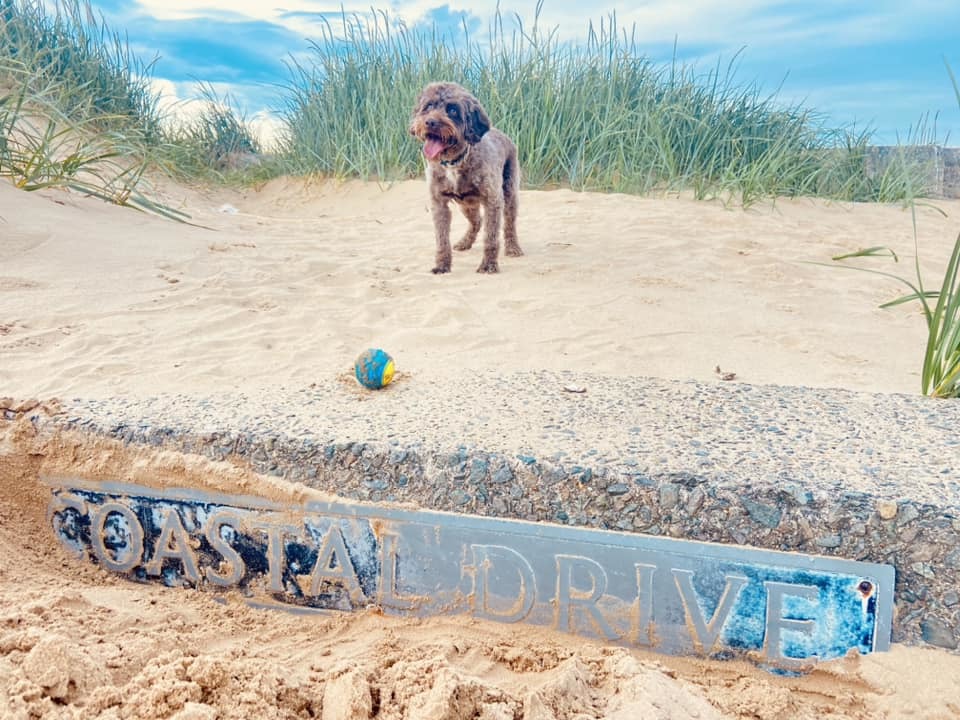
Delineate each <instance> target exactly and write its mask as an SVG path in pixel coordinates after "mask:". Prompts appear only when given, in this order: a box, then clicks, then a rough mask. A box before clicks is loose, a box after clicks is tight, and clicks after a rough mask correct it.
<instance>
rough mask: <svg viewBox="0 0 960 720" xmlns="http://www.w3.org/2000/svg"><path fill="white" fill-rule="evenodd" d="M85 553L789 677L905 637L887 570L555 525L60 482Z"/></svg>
mask: <svg viewBox="0 0 960 720" xmlns="http://www.w3.org/2000/svg"><path fill="white" fill-rule="evenodd" d="M47 483H48V484H49V485H50V487H51V490H52V498H51V501H50V507H49V519H50V522H51V524H52V527H53V530H54V532H55V534H56V536H57V538H58V539H59V541H60V542H61V543H62V544H63V545H64V546H65V547H66V548H68V549H69V550H71V551H72V552H74V553H75V554H76V555H78V556H80V557H86V558H89V559H91V560H92V561H94V562H96V563H99V564H100V565H101V566H103V567H104V568H106V569H108V570H112V571H115V572H118V573H124V574H126V575H128V576H130V577H131V578H132V579H135V580H138V581H141V582H157V583H162V584H165V585H170V586H192V587H199V588H203V589H206V590H210V591H215V592H216V591H224V590H234V591H239V592H240V593H242V594H243V595H244V596H246V597H247V598H248V600H249V601H250V602H253V603H258V604H266V605H271V606H280V607H285V608H287V609H292V610H297V609H299V610H311V609H313V610H347V611H349V610H356V609H360V608H365V607H368V606H371V605H373V606H377V607H379V608H381V609H382V611H383V612H385V613H389V614H394V615H415V616H429V615H451V614H469V615H471V616H473V617H477V618H483V619H486V620H493V621H496V622H502V623H525V624H532V625H542V626H548V627H552V628H555V629H557V630H560V631H563V632H567V633H573V634H577V635H582V636H586V637H591V638H598V639H601V640H605V641H609V642H613V643H618V644H622V645H628V646H632V647H638V648H647V649H650V650H654V651H656V652H663V653H669V654H697V655H702V656H710V657H732V656H747V657H750V658H752V659H754V660H755V661H757V662H759V663H761V664H763V665H766V666H769V667H771V668H778V669H783V670H798V669H802V668H805V667H808V666H810V665H812V664H813V663H815V662H816V661H817V660H825V659H829V658H836V657H840V656H843V655H845V654H846V653H848V652H849V651H851V650H856V651H859V652H860V653H869V652H872V651H876V650H886V649H887V648H888V647H889V642H890V631H891V622H892V611H893V583H894V571H893V568H892V567H891V566H889V565H877V564H872V563H863V562H854V561H847V560H840V559H836V558H827V557H819V556H810V555H800V554H792V553H782V552H774V551H767V550H756V549H752V548H746V547H740V546H733V545H719V544H714V543H703V542H694V541H689V540H676V539H669V538H660V537H649V536H644V535H636V534H626V533H615V532H607V531H601V530H586V529H581V528H571V527H563V526H558V525H552V524H542V523H532V522H523V521H516V520H500V519H491V518H483V517H473V516H462V515H454V514H449V513H439V512H426V511H416V510H401V509H395V508H381V507H376V506H372V505H359V504H351V503H345V502H344V503H339V502H337V503H327V502H308V503H306V504H304V505H297V506H290V505H281V504H277V503H272V502H269V501H265V500H263V499H261V498H255V497H240V496H226V495H216V494H213V493H208V492H201V491H197V490H189V489H167V490H162V491H160V490H155V489H152V488H146V487H139V486H133V485H123V484H119V483H93V482H86V481H80V480H62V479H57V480H48V481H47Z"/></svg>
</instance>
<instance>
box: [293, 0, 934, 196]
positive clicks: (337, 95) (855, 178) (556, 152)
mask: <svg viewBox="0 0 960 720" xmlns="http://www.w3.org/2000/svg"><path fill="white" fill-rule="evenodd" d="M541 9H542V3H541V5H540V6H538V8H537V20H536V22H535V23H534V24H533V26H532V27H524V26H522V25H520V26H519V27H518V29H516V30H513V31H508V30H507V29H506V27H505V23H504V21H503V18H502V17H501V16H500V15H499V14H498V15H497V16H496V18H495V20H494V21H493V23H492V25H491V27H490V28H489V33H488V35H487V37H486V38H485V39H484V41H483V42H482V43H481V42H479V41H476V40H474V39H473V38H472V37H471V36H470V34H469V32H468V31H467V29H466V27H464V28H463V30H462V36H458V37H456V38H452V37H445V36H443V35H442V34H439V33H438V32H436V31H435V30H434V31H422V30H411V29H409V28H407V27H405V26H404V25H403V24H402V23H398V22H396V21H394V20H393V19H392V18H391V17H390V16H389V15H388V14H387V13H386V12H384V11H378V12H374V13H373V15H372V16H369V17H365V16H360V15H351V14H347V13H343V14H342V16H341V19H340V21H339V22H338V23H332V22H330V23H328V24H327V26H326V30H325V33H324V36H323V37H322V38H321V40H320V41H319V42H316V43H313V45H312V58H311V61H310V62H302V63H293V64H292V65H291V79H290V81H289V83H288V86H287V93H286V105H285V107H284V117H285V119H286V121H287V124H288V134H287V136H286V138H285V141H284V144H283V148H282V151H283V155H284V157H285V159H286V160H287V162H289V163H290V165H291V167H293V168H294V169H295V170H297V171H299V172H313V173H321V174H330V175H338V176H360V177H366V178H384V179H394V178H402V177H407V176H411V175H415V174H417V173H418V171H419V169H420V162H421V161H420V156H419V149H418V148H417V147H416V144H415V143H414V142H413V141H412V140H411V139H410V138H409V137H408V136H407V134H406V128H407V118H408V116H409V113H410V110H411V108H412V105H413V102H414V99H415V98H416V96H417V94H418V93H419V91H420V90H421V89H422V87H423V86H424V85H426V84H427V83H428V82H430V81H433V80H441V79H443V80H452V81H456V82H460V83H462V84H464V85H465V86H466V87H468V88H469V89H471V90H472V91H473V92H474V94H476V95H477V96H478V97H479V98H480V99H481V101H482V102H483V103H484V105H485V106H486V108H487V110H488V112H489V114H490V116H491V117H492V118H493V120H494V122H495V123H496V124H497V126H498V127H500V128H501V129H502V130H503V131H504V132H506V133H507V134H508V135H510V136H511V137H513V138H514V140H515V141H516V142H517V145H518V148H519V151H520V155H521V165H522V168H523V173H524V180H525V182H526V183H527V185H529V186H532V187H549V186H554V185H565V186H569V187H572V188H574V189H578V190H601V191H622V192H639V193H644V192H649V191H656V190H668V191H672V190H681V189H692V190H693V191H694V193H695V195H696V196H697V197H699V198H706V197H714V196H729V195H735V196H738V197H739V198H740V199H742V200H743V201H744V202H751V201H753V200H755V199H757V198H760V197H773V196H778V195H788V196H789V195H817V196H828V197H832V198H842V199H850V200H881V201H890V200H902V199H905V198H908V197H912V196H913V194H915V193H916V194H919V193H921V192H922V190H923V188H922V187H920V185H921V184H922V183H920V182H919V178H921V177H922V172H921V171H919V170H918V169H916V168H913V167H907V165H908V163H904V164H900V165H896V166H895V167H893V168H892V169H891V168H888V169H887V171H886V172H885V173H883V176H882V177H881V178H879V179H878V178H875V177H874V178H871V177H868V176H867V173H866V172H865V162H866V157H867V151H868V142H869V139H870V138H869V133H867V132H855V131H853V130H846V129H831V128H828V127H826V126H825V124H824V120H823V118H821V117H819V116H818V115H816V114H815V113H813V112H812V111H810V110H808V109H805V108H803V107H801V106H799V105H790V104H784V103H781V102H779V101H778V99H777V97H776V94H765V93H763V92H761V91H760V89H759V88H757V87H755V86H752V85H743V84H739V83H738V82H737V81H736V78H735V67H736V58H734V61H733V62H731V64H730V65H728V66H725V67H723V66H719V65H718V66H717V67H715V68H712V69H711V70H709V71H707V72H705V73H701V72H698V71H697V70H696V69H695V68H693V67H690V66H686V65H684V64H682V63H680V62H678V61H675V62H673V63H671V64H669V65H667V66H659V65H655V64H653V63H652V62H650V61H649V60H648V59H647V58H646V57H645V56H644V54H643V52H642V48H641V47H640V45H639V43H638V42H637V41H636V39H635V29H634V30H628V29H624V28H620V27H619V26H618V25H617V20H616V16H615V15H611V16H610V17H609V18H608V19H605V20H604V21H603V22H601V23H600V24H599V26H594V25H593V24H591V25H590V27H589V31H588V35H587V41H586V43H585V44H582V45H571V44H568V43H564V42H561V41H560V40H559V39H558V38H557V35H556V32H555V31H545V30H543V29H542V28H541V26H540V24H539V16H540V10H541ZM907 176H909V177H910V178H912V179H909V180H903V178H904V177H907ZM914 179H915V180H916V182H915V181H914Z"/></svg>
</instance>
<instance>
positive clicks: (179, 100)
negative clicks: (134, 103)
mask: <svg viewBox="0 0 960 720" xmlns="http://www.w3.org/2000/svg"><path fill="white" fill-rule="evenodd" d="M207 86H208V87H210V88H211V89H212V90H213V91H214V93H216V95H217V96H218V97H220V98H223V97H226V96H228V95H229V96H231V97H233V98H236V97H237V96H238V95H240V94H242V93H243V86H242V85H233V84H227V83H207ZM150 87H151V90H153V92H155V93H157V95H158V96H159V103H158V105H159V108H160V111H161V112H162V113H163V115H164V117H165V118H166V120H167V122H169V123H171V124H173V125H178V124H183V125H186V124H189V123H191V122H193V121H195V120H196V119H197V118H198V117H200V114H201V113H202V112H203V110H204V108H205V106H206V101H204V100H201V99H200V98H201V97H202V92H203V87H202V86H201V84H200V83H198V82H179V83H178V82H173V81H172V80H167V79H165V78H152V79H151V81H150ZM234 110H236V108H234ZM246 121H247V124H248V125H249V127H250V129H251V130H252V131H253V132H254V134H255V135H256V137H257V138H258V139H259V140H260V143H261V145H262V146H263V148H264V149H266V150H270V149H271V148H273V147H275V145H276V143H277V140H278V139H279V138H280V135H281V133H282V128H283V122H282V121H281V120H280V118H278V117H277V116H276V115H275V114H274V113H272V112H270V111H269V110H265V109H261V110H258V111H256V112H254V113H252V114H251V115H249V116H247V117H246Z"/></svg>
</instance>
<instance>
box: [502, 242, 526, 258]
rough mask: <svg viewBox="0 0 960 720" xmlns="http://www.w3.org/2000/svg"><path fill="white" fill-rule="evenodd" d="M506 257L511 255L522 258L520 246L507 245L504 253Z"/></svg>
mask: <svg viewBox="0 0 960 720" xmlns="http://www.w3.org/2000/svg"><path fill="white" fill-rule="evenodd" d="M503 253H504V255H509V256H510V257H520V256H521V255H523V250H521V249H520V246H519V245H516V244H514V245H509V244H508V245H507V246H506V248H504V251H503Z"/></svg>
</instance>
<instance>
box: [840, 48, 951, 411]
mask: <svg viewBox="0 0 960 720" xmlns="http://www.w3.org/2000/svg"><path fill="white" fill-rule="evenodd" d="M947 73H948V74H949V75H950V82H951V83H952V84H953V92H954V94H955V95H956V98H957V106H958V107H960V84H958V83H957V78H956V76H955V75H954V74H953V70H952V69H951V68H950V65H949V64H947ZM910 210H911V213H912V216H913V243H914V263H915V265H914V273H915V275H916V281H912V280H908V279H907V278H904V277H902V276H900V275H895V274H893V273H889V272H884V271H881V270H874V269H869V268H853V269H855V270H859V271H861V272H869V273H874V274H876V275H883V276H885V277H889V278H893V279H894V280H897V281H898V282H900V283H903V284H904V285H906V286H907V287H908V288H909V289H910V293H909V294H907V295H904V296H902V297H899V298H897V299H895V300H891V301H890V302H887V303H884V304H883V305H881V306H880V307H883V308H889V307H893V306H895V305H902V304H903V303H909V302H919V303H920V307H921V309H922V311H923V317H924V319H925V320H926V323H927V343H926V346H925V347H924V352H923V366H922V368H921V371H920V383H921V390H922V392H923V394H924V395H931V396H933V397H940V398H956V397H960V234H958V235H957V239H956V241H955V242H954V245H953V252H952V253H951V255H950V259H949V260H948V261H947V267H946V269H945V270H944V273H943V278H942V280H941V281H940V289H939V290H928V289H926V288H925V287H924V282H923V276H922V274H921V273H920V248H919V245H918V243H917V215H916V207H915V205H914V204H911V208H910ZM941 212H942V211H941ZM877 256H890V257H891V258H892V259H893V261H894V262H899V258H898V257H897V254H896V253H895V252H894V251H893V250H891V249H890V248H887V247H883V246H874V247H870V248H866V249H864V250H859V251H857V252H854V253H849V254H846V255H838V256H836V257H834V258H833V260H834V261H840V260H848V259H851V258H858V257H877Z"/></svg>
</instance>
